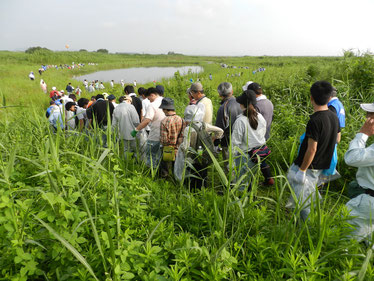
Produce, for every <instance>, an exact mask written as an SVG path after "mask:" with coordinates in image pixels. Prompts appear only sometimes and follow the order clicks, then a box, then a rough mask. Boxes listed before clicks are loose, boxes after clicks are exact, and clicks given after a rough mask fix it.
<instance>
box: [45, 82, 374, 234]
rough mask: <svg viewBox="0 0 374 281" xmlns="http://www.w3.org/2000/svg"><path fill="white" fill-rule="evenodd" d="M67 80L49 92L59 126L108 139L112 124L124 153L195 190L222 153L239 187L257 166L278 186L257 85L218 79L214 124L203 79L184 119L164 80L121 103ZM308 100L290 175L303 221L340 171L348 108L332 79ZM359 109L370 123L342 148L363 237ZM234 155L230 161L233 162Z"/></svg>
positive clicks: (363, 134)
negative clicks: (236, 86) (87, 93)
mask: <svg viewBox="0 0 374 281" xmlns="http://www.w3.org/2000/svg"><path fill="white" fill-rule="evenodd" d="M87 84H88V83H85V84H84V86H85V87H86V85H87ZM69 85H70V83H69V84H68V86H67V89H66V90H67V95H65V94H64V92H62V93H61V92H60V95H57V94H56V93H53V94H52V93H51V94H50V97H51V105H50V107H49V108H48V110H47V113H46V115H47V117H48V120H49V122H50V124H51V126H52V127H53V128H54V129H55V130H58V129H67V130H78V131H80V132H88V133H89V132H90V130H91V129H98V130H101V131H102V133H103V136H104V137H103V139H102V141H103V144H104V145H106V136H105V133H106V129H107V127H108V126H112V129H113V131H116V132H117V136H118V138H119V139H120V140H122V142H123V144H124V156H125V157H129V155H134V156H135V158H137V159H140V161H144V163H145V164H146V165H147V166H148V167H150V168H151V169H153V170H154V171H157V172H158V175H159V176H160V177H164V178H166V177H170V176H173V177H174V178H175V179H177V180H179V181H183V182H186V183H188V186H190V188H191V189H192V190H199V189H201V188H202V187H204V186H206V183H207V178H208V167H209V166H210V164H211V163H212V162H213V158H214V157H218V156H219V155H218V154H219V153H220V154H222V159H223V167H224V171H225V173H226V174H229V173H230V171H231V172H232V173H233V174H232V178H233V183H234V184H235V186H237V187H238V189H239V190H241V191H246V190H247V191H250V190H251V188H252V184H253V179H254V175H256V174H257V172H259V171H261V173H262V175H263V178H264V181H263V183H262V185H267V186H272V185H274V177H273V176H272V171H271V168H270V165H269V164H268V162H269V158H270V157H271V149H270V148H269V147H268V146H267V140H268V139H269V137H270V136H271V125H272V121H273V110H274V107H273V104H272V102H271V101H270V100H269V99H268V98H267V97H266V96H265V95H264V93H263V91H262V87H261V85H260V84H258V83H255V82H252V81H249V82H247V83H246V84H245V85H244V86H243V89H242V90H243V91H242V93H241V94H240V95H238V96H236V97H235V96H234V93H233V87H232V85H231V83H228V82H222V83H220V84H219V85H218V87H217V93H218V96H219V98H220V99H221V102H220V106H219V108H218V111H217V115H216V118H215V124H213V112H214V111H213V103H212V101H211V100H210V99H209V97H207V96H206V95H205V94H204V88H203V85H202V84H201V83H200V82H196V83H191V85H190V87H189V88H188V89H187V91H186V93H187V96H188V98H189V104H188V105H187V106H186V108H185V110H184V116H183V117H182V116H179V115H177V113H176V108H175V104H174V100H173V99H172V98H170V97H165V96H164V94H165V93H164V87H163V86H161V85H157V86H156V87H150V88H148V89H145V88H143V87H140V88H138V90H137V93H138V95H137V94H136V93H135V88H134V86H133V85H126V86H125V87H124V90H123V94H122V95H121V96H120V97H119V99H118V103H117V99H116V97H115V96H114V95H108V94H106V93H103V94H98V95H96V96H92V97H91V100H88V99H86V98H80V99H78V100H77V95H76V94H75V93H73V92H72V91H71V90H70V88H69V90H68V87H69ZM70 86H71V85H70ZM87 86H88V85H87ZM99 87H100V85H99ZM310 99H311V103H312V106H313V110H314V113H313V114H312V115H311V116H310V119H309V121H308V124H307V126H306V131H305V133H304V134H303V135H302V136H301V137H300V147H299V151H298V155H297V157H296V159H295V160H294V163H293V164H292V166H291V167H290V168H289V171H288V174H287V178H288V181H289V183H290V186H291V187H292V189H293V191H294V194H293V195H294V196H291V198H290V200H289V202H288V204H287V205H288V207H296V206H299V208H300V217H301V218H302V219H303V220H308V218H309V215H310V212H311V206H312V204H313V202H315V200H316V197H317V196H319V197H321V196H320V194H319V192H318V189H317V188H316V187H317V186H318V185H320V184H321V183H326V182H328V181H331V180H333V179H336V178H338V177H339V176H340V175H339V173H338V172H337V170H336V164H337V146H338V144H339V142H340V138H341V129H342V128H344V127H345V111H344V106H343V104H342V103H341V102H340V101H339V99H338V98H337V92H336V89H335V88H333V87H332V85H331V84H330V83H329V82H326V81H317V82H315V83H314V84H313V85H312V87H311V89H310ZM361 107H362V109H363V110H365V111H366V112H367V121H366V122H365V124H364V126H363V127H362V129H361V131H360V133H358V134H357V135H356V138H355V139H354V140H353V141H352V142H351V144H350V146H349V149H348V151H347V152H346V154H345V161H346V163H347V164H348V165H352V166H355V167H358V173H357V181H356V182H353V183H351V184H350V188H355V191H356V193H355V196H356V197H354V198H353V199H351V200H350V201H349V202H348V203H347V207H348V209H349V210H351V212H352V214H354V215H355V216H356V218H353V219H352V220H351V222H352V224H353V225H355V226H356V230H355V232H354V233H353V235H354V237H355V238H357V239H359V240H361V239H366V238H368V236H369V235H370V234H371V233H372V232H373V230H374V224H372V223H371V211H372V210H373V211H374V145H371V146H369V147H365V144H366V141H367V139H368V137H369V136H371V135H373V134H374V104H362V105H361ZM230 157H232V159H233V161H229V159H230ZM229 163H233V166H232V167H230V166H229Z"/></svg>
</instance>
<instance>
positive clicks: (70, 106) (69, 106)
mask: <svg viewBox="0 0 374 281" xmlns="http://www.w3.org/2000/svg"><path fill="white" fill-rule="evenodd" d="M75 107H76V104H75V102H71V101H70V102H67V103H66V104H65V110H66V113H65V118H66V127H67V129H68V130H74V129H75V125H76V124H75Z"/></svg>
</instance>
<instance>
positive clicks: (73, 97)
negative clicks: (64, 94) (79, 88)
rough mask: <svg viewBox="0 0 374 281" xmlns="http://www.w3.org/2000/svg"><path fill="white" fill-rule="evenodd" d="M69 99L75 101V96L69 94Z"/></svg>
mask: <svg viewBox="0 0 374 281" xmlns="http://www.w3.org/2000/svg"><path fill="white" fill-rule="evenodd" d="M69 98H70V99H72V100H74V101H75V100H76V99H77V96H76V95H74V94H70V95H69Z"/></svg>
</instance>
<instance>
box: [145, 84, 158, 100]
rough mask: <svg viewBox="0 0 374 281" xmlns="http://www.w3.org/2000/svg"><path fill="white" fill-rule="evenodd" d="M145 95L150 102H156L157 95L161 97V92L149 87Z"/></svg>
mask: <svg viewBox="0 0 374 281" xmlns="http://www.w3.org/2000/svg"><path fill="white" fill-rule="evenodd" d="M145 97H146V98H147V99H149V101H150V102H154V101H155V100H156V99H157V97H159V93H158V91H157V89H156V88H153V87H151V88H148V90H147V92H146V93H145Z"/></svg>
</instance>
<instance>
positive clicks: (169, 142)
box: [160, 98, 185, 178]
mask: <svg viewBox="0 0 374 281" xmlns="http://www.w3.org/2000/svg"><path fill="white" fill-rule="evenodd" d="M160 108H161V109H162V110H163V112H164V113H165V115H166V117H165V118H164V119H163V120H162V121H161V128H160V134H161V139H160V142H161V145H162V151H163V158H162V160H161V169H160V174H161V177H164V178H166V177H168V176H169V171H173V170H174V162H175V156H176V153H177V151H178V147H179V145H180V144H181V143H182V141H183V131H184V128H185V122H184V120H183V119H182V117H180V116H178V115H177V113H176V112H175V107H174V100H173V99H171V98H163V99H162V102H161V105H160Z"/></svg>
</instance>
